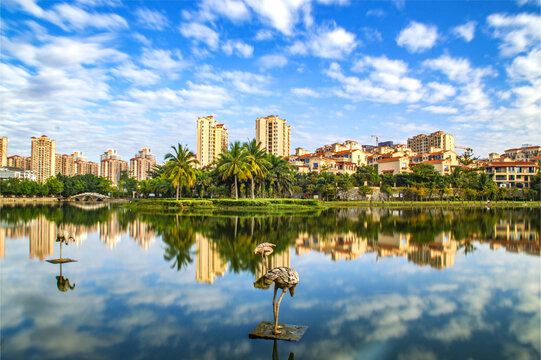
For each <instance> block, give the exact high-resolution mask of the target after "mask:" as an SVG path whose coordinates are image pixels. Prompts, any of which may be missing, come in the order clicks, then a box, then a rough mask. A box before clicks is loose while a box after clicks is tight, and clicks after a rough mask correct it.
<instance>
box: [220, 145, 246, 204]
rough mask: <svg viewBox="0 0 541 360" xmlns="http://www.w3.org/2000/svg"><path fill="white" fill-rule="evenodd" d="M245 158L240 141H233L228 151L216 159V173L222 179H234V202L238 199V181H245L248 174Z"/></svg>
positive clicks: (244, 150)
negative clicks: (218, 173) (217, 172)
mask: <svg viewBox="0 0 541 360" xmlns="http://www.w3.org/2000/svg"><path fill="white" fill-rule="evenodd" d="M246 157H247V152H246V149H245V148H243V147H242V146H241V144H240V141H235V142H234V143H231V145H230V146H229V151H226V152H223V153H221V154H220V158H219V159H218V171H219V172H220V174H221V175H222V178H223V179H224V180H225V179H227V178H230V177H233V178H234V181H235V199H236V200H238V199H239V187H238V180H241V181H242V180H245V179H246V178H247V177H248V176H249V174H250V167H249V164H248V161H247V159H246Z"/></svg>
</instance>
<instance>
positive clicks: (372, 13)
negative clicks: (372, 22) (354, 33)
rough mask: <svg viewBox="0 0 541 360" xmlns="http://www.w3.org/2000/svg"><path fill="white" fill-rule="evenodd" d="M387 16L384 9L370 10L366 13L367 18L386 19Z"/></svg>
mask: <svg viewBox="0 0 541 360" xmlns="http://www.w3.org/2000/svg"><path fill="white" fill-rule="evenodd" d="M385 15H387V14H386V13H385V11H383V9H370V10H368V11H367V12H366V16H375V17H384V16H385Z"/></svg>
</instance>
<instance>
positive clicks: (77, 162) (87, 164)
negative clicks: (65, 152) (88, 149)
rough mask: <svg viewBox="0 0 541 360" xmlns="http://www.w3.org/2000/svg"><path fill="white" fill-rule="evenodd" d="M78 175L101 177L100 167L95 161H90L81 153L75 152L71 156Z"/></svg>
mask: <svg viewBox="0 0 541 360" xmlns="http://www.w3.org/2000/svg"><path fill="white" fill-rule="evenodd" d="M71 156H72V157H73V164H74V168H75V174H76V175H86V174H92V175H95V176H100V165H99V164H98V163H95V162H93V161H88V158H87V157H86V156H84V155H83V153H82V152H81V151H74V152H73V154H72V155H71Z"/></svg>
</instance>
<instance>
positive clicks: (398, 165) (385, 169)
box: [377, 155, 411, 175]
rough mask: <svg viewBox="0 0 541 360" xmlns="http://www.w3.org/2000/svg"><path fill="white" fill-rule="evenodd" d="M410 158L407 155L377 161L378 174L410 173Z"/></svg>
mask: <svg viewBox="0 0 541 360" xmlns="http://www.w3.org/2000/svg"><path fill="white" fill-rule="evenodd" d="M409 163H410V158H409V156H407V155H404V156H396V157H390V158H385V159H381V160H378V162H377V164H378V174H380V175H381V174H393V175H398V174H405V173H409V172H411V168H410V166H409Z"/></svg>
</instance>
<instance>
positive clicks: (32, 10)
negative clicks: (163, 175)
mask: <svg viewBox="0 0 541 360" xmlns="http://www.w3.org/2000/svg"><path fill="white" fill-rule="evenodd" d="M540 4H541V3H540V1H539V0H531V1H528V0H519V1H471V2H466V1H355V0H350V1H348V0H202V1H198V2H196V1H194V2H191V1H178V2H177V1H163V2H162V1H124V2H121V1H116V0H79V1H72V2H54V1H35V0H4V1H2V4H1V5H0V6H1V11H2V26H1V37H2V38H1V44H2V49H1V62H0V92H1V93H0V96H1V99H2V100H1V104H2V106H1V109H0V113H1V115H0V116H1V117H0V119H1V121H0V134H1V135H3V136H8V138H9V147H8V154H9V155H13V154H20V155H26V156H28V155H29V153H30V137H31V136H40V135H42V134H46V135H48V136H49V137H51V138H53V139H55V140H56V141H57V152H58V153H72V152H73V151H83V152H84V153H85V154H86V155H87V156H88V157H89V159H90V160H94V161H97V160H98V159H99V154H100V153H102V152H104V151H105V150H106V149H107V148H115V149H117V150H118V151H119V153H120V154H121V155H122V156H123V158H124V159H129V158H131V157H132V156H133V155H134V154H135V153H136V152H137V151H138V150H139V149H140V148H142V147H150V148H151V149H152V151H153V152H154V153H156V155H157V156H158V158H159V159H163V156H164V154H165V153H166V152H168V151H169V147H170V146H171V145H175V144H177V143H179V142H180V143H182V144H187V145H188V146H189V147H190V148H191V149H192V150H193V151H194V152H195V147H196V127H195V124H196V119H197V117H199V116H207V115H214V116H215V117H216V119H217V120H218V121H220V122H223V123H225V124H226V127H227V128H228V129H229V134H230V141H233V140H242V141H244V140H247V139H250V138H253V137H254V136H255V131H254V127H255V118H257V117H260V116H267V115H271V114H276V115H279V116H280V117H282V118H285V119H287V120H288V124H289V125H291V127H292V139H291V140H292V151H293V149H294V148H295V147H299V146H300V147H304V148H307V149H310V150H314V149H315V147H317V146H321V145H323V144H326V143H332V142H336V141H343V140H346V139H352V140H357V141H359V142H360V143H363V144H372V143H374V139H372V138H371V137H370V135H374V134H376V135H380V136H381V137H380V141H382V140H394V141H395V142H401V143H405V141H406V139H407V138H408V137H411V136H413V135H416V134H419V133H428V132H431V131H436V130H443V131H446V132H449V133H451V134H453V135H455V143H456V144H457V145H462V146H470V147H473V149H474V152H475V153H476V154H478V155H486V154H488V153H489V152H492V151H495V152H503V150H505V149H508V148H511V147H517V146H520V145H522V144H525V143H533V144H539V143H540V142H541V141H540V139H541V136H540V135H541V131H540V128H541V126H540V125H541V124H540V121H541V91H540V90H539V89H541V45H540V44H541V16H540V15H539V13H540ZM535 89H537V90H535Z"/></svg>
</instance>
